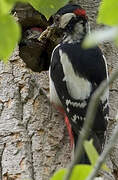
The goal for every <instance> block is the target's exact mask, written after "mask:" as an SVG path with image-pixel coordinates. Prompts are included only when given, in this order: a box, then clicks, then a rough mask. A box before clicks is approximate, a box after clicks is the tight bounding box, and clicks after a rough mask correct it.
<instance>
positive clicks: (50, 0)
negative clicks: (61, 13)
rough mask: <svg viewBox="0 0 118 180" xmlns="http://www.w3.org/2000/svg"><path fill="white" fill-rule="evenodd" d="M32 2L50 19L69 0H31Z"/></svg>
mask: <svg viewBox="0 0 118 180" xmlns="http://www.w3.org/2000/svg"><path fill="white" fill-rule="evenodd" d="M29 2H30V4H31V5H32V6H33V7H34V8H35V9H37V10H38V11H39V12H41V13H42V14H43V15H45V16H46V18H47V19H48V18H49V17H50V16H51V15H52V14H54V13H55V12H56V11H57V10H58V9H59V8H61V7H62V6H64V5H65V4H67V3H68V2H69V0H29Z"/></svg>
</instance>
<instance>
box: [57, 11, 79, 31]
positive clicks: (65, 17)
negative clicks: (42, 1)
mask: <svg viewBox="0 0 118 180" xmlns="http://www.w3.org/2000/svg"><path fill="white" fill-rule="evenodd" d="M72 17H76V15H75V14H73V13H66V14H64V15H63V16H62V17H61V19H60V25H59V27H60V28H63V29H64V28H65V27H66V25H67V24H68V23H69V21H70V20H71V19H72Z"/></svg>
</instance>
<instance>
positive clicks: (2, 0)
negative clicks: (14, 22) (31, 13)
mask: <svg viewBox="0 0 118 180" xmlns="http://www.w3.org/2000/svg"><path fill="white" fill-rule="evenodd" d="M12 8H13V3H12V4H11V3H7V1H6V0H0V16H1V15H4V14H8V13H9V12H10V10H11V9H12ZM0 19H1V18H0Z"/></svg>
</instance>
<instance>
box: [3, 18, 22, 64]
mask: <svg viewBox="0 0 118 180" xmlns="http://www.w3.org/2000/svg"><path fill="white" fill-rule="evenodd" d="M19 39H20V27H19V25H18V24H17V23H16V21H15V19H14V18H13V17H12V16H11V15H4V16H0V59H3V60H5V61H6V60H7V59H8V58H9V57H10V56H11V55H12V52H13V50H14V48H15V47H16V44H17V42H18V40H19Z"/></svg>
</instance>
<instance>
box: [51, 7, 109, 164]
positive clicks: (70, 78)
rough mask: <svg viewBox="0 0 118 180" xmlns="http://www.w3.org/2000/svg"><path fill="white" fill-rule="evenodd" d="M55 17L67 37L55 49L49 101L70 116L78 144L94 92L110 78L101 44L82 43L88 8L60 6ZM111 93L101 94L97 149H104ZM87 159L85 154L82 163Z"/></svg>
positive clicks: (96, 124) (95, 134)
mask: <svg viewBox="0 0 118 180" xmlns="http://www.w3.org/2000/svg"><path fill="white" fill-rule="evenodd" d="M55 17H56V20H55V19H54V21H55V23H56V24H57V26H58V27H59V28H60V29H61V30H62V32H63V34H64V37H63V40H62V42H61V43H60V44H59V45H58V46H57V47H55V49H54V50H53V53H52V58H51V65H50V101H51V102H52V103H53V104H54V105H55V106H56V107H57V109H63V112H64V113H65V114H66V116H67V117H68V119H69V123H70V124H71V128H72V134H73V138H74V144H75V146H76V142H77V139H78V137H79V133H80V131H81V128H82V126H83V122H84V120H85V117H86V112H87V108H88V103H89V101H90V99H91V95H92V94H93V92H94V91H95V90H96V89H97V88H98V86H99V85H100V83H101V82H102V81H103V80H104V79H108V72H107V65H106V61H105V58H104V56H103V54H102V52H101V50H100V49H99V47H95V48H90V49H83V48H82V46H81V45H82V41H83V39H84V37H85V35H86V33H88V31H89V27H88V19H87V16H86V12H85V10H83V9H82V8H81V7H80V6H78V5H73V4H70V5H66V6H65V7H63V8H61V9H60V10H59V11H58V12H57V13H56V15H55ZM108 96H109V91H108V90H107V91H106V92H105V94H104V95H103V96H102V97H101V98H100V103H99V106H98V109H97V113H96V116H95V119H94V123H93V127H92V129H91V133H90V137H89V138H93V139H94V145H95V147H96V149H97V150H98V152H101V150H102V145H103V143H104V132H105V131H106V126H107V121H108V116H109V107H108ZM87 162H88V160H87V159H86V157H85V155H84V154H83V157H82V160H81V163H87Z"/></svg>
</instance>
